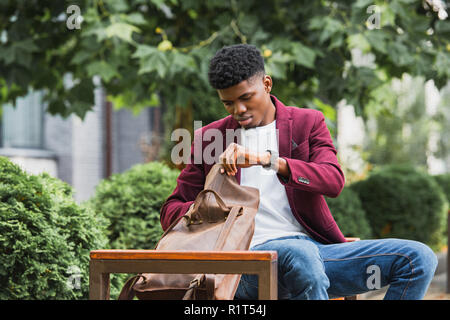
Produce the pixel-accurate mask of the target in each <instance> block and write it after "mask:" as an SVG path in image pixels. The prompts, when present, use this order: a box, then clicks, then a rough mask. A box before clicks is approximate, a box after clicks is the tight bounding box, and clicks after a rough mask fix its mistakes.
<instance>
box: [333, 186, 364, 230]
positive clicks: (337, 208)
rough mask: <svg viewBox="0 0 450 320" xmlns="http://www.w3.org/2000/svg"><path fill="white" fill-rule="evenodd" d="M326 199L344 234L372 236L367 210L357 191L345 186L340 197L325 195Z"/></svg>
mask: <svg viewBox="0 0 450 320" xmlns="http://www.w3.org/2000/svg"><path fill="white" fill-rule="evenodd" d="M325 200H326V201H327V204H328V207H329V208H330V211H331V213H332V214H333V217H334V219H335V220H336V223H337V224H338V226H339V228H340V229H341V231H342V233H343V234H344V236H346V237H358V238H361V239H369V238H371V237H372V229H371V227H370V225H369V222H368V221H367V217H366V212H365V211H364V209H363V207H362V204H361V201H360V200H359V197H358V194H357V193H356V192H354V191H353V190H352V189H350V188H348V187H345V188H344V189H343V190H342V192H341V194H340V195H339V197H337V198H328V197H325Z"/></svg>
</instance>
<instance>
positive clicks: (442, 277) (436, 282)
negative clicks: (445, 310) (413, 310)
mask: <svg viewBox="0 0 450 320" xmlns="http://www.w3.org/2000/svg"><path fill="white" fill-rule="evenodd" d="M437 256H438V261H439V262H438V267H437V269H436V273H435V275H434V278H433V280H432V282H431V284H430V287H429V288H428V291H427V294H426V295H425V297H424V300H450V293H446V289H447V273H446V272H447V250H445V251H442V252H440V253H438V254H437ZM387 288H388V287H384V288H381V289H380V290H376V291H373V292H369V293H365V294H361V295H359V296H358V299H359V300H382V299H383V297H384V294H385V293H386V290H387Z"/></svg>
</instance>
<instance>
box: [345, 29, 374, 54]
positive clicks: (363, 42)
mask: <svg viewBox="0 0 450 320" xmlns="http://www.w3.org/2000/svg"><path fill="white" fill-rule="evenodd" d="M347 44H348V47H349V48H350V49H353V48H358V49H360V50H361V51H362V52H363V53H367V52H369V51H370V49H371V46H370V43H369V42H368V41H367V39H366V38H365V37H364V35H362V34H361V33H356V34H351V35H349V36H348V37H347Z"/></svg>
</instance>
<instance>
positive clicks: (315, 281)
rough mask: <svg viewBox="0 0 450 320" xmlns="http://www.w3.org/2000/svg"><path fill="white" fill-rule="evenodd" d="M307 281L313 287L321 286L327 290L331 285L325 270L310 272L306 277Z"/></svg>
mask: <svg viewBox="0 0 450 320" xmlns="http://www.w3.org/2000/svg"><path fill="white" fill-rule="evenodd" d="M305 283H306V285H307V286H308V287H311V288H321V289H325V290H327V289H328V288H329V287H330V280H329V279H328V277H327V275H326V274H325V272H314V273H311V274H309V275H308V276H307V277H306V279H305Z"/></svg>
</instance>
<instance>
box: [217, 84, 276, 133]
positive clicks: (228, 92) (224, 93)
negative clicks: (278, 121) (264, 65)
mask: <svg viewBox="0 0 450 320" xmlns="http://www.w3.org/2000/svg"><path fill="white" fill-rule="evenodd" d="M271 89H272V79H271V78H270V76H268V75H264V76H262V75H255V76H253V77H252V78H250V79H248V80H244V81H242V82H240V83H238V84H237V85H234V86H232V87H230V88H227V89H219V90H217V92H218V94H219V98H220V100H221V101H222V102H223V104H224V106H225V109H226V110H227V111H228V113H230V114H231V115H232V116H233V118H234V119H236V121H238V122H239V124H240V125H241V126H242V127H244V128H245V129H249V128H254V127H259V126H264V125H266V124H269V123H270V122H272V121H273V120H274V117H275V106H274V105H273V103H272V100H271V99H270V90H271Z"/></svg>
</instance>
